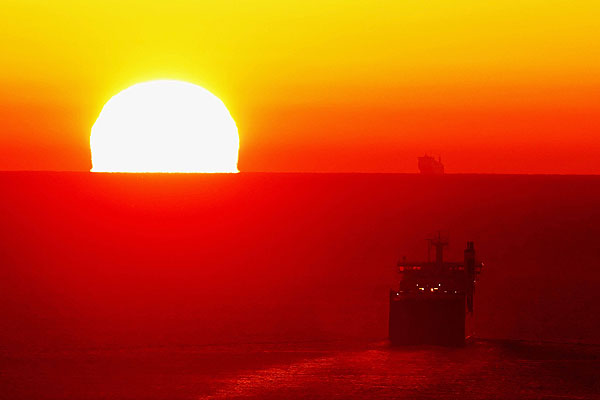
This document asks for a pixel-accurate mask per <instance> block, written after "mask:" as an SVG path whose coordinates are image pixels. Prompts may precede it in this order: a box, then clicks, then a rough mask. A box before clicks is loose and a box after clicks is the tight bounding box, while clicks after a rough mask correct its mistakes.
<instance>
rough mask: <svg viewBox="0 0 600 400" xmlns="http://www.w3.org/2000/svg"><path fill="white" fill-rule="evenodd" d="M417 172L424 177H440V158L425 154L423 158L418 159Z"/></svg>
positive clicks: (441, 167) (441, 169) (441, 172)
mask: <svg viewBox="0 0 600 400" xmlns="http://www.w3.org/2000/svg"><path fill="white" fill-rule="evenodd" d="M419 171H421V173H422V174H425V175H441V174H443V173H444V164H442V157H438V159H437V160H436V159H435V158H433V157H431V156H429V155H427V154H425V155H424V156H423V157H419Z"/></svg>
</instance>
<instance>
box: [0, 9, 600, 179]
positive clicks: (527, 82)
mask: <svg viewBox="0 0 600 400" xmlns="http://www.w3.org/2000/svg"><path fill="white" fill-rule="evenodd" d="M2 9H3V11H2V13H1V15H0V35H1V37H2V38H3V39H2V41H0V51H1V52H2V55H1V56H0V80H1V82H0V169H2V170H14V169H26V170H37V169H40V170H43V169H50V170H89V168H90V166H91V164H90V153H89V134H90V129H91V127H92V125H93V123H94V121H95V119H96V118H97V116H98V114H99V112H100V110H101V109H102V106H103V105H104V103H105V102H106V101H107V100H108V99H109V98H110V97H111V96H113V95H115V94H116V93H118V92H119V91H121V90H123V89H125V88H126V87H128V86H130V85H132V84H134V83H138V82H143V81H147V80H152V79H161V78H162V79H164V78H166V79H181V80H186V81H189V82H192V83H195V84H198V85H200V86H203V87H205V88H207V89H208V90H210V91H211V92H213V93H214V94H215V95H217V96H218V97H220V98H221V99H222V100H223V101H224V102H225V104H226V105H227V106H228V108H229V109H230V111H231V113H232V115H233V117H234V118H235V120H236V122H237V125H238V128H239V132H240V141H241V148H240V163H239V167H240V170H242V171H365V172H371V171H381V172H396V171H397V172H414V171H415V170H416V157H417V156H418V155H421V154H423V153H425V152H433V153H435V154H441V155H442V157H443V159H444V160H445V164H446V170H447V171H448V172H493V173H600V159H599V157H598V155H599V154H600V117H599V115H600V74H598V71H599V70H600V30H598V28H597V25H598V23H597V17H598V15H600V3H599V2H597V1H577V0H573V1H552V0H544V1H542V0H539V1H537V0H535V1H534V0H491V1H485V2H481V1H475V0H457V1H454V2H448V1H442V0H432V1H428V2H423V1H417V0H407V1H402V2H399V1H397V0H394V1H376V2H367V1H349V0H346V1H341V0H335V1H325V0H321V1H273V0H253V1H227V0H222V1H218V2H215V1H211V2H202V1H192V0H171V1H169V2H161V1H157V0H145V1H115V0H104V1H99V0H88V1H85V2H81V1H74V0H55V1H52V2H46V1H44V2H42V1H40V0H36V1H32V0H4V1H3V3H2Z"/></svg>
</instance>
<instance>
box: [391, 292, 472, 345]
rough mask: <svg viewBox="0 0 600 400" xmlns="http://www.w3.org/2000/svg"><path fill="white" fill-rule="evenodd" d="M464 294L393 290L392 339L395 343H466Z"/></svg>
mask: <svg viewBox="0 0 600 400" xmlns="http://www.w3.org/2000/svg"><path fill="white" fill-rule="evenodd" d="M465 311H466V310H465V296H464V295H461V294H452V295H451V294H432V295H429V294H421V293H419V294H402V293H401V294H396V292H394V291H392V292H390V316H389V318H390V319H389V338H390V342H391V343H392V345H397V346H399V345H418V344H433V345H442V346H463V345H464V344H465V314H466V313H465Z"/></svg>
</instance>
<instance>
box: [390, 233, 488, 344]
mask: <svg viewBox="0 0 600 400" xmlns="http://www.w3.org/2000/svg"><path fill="white" fill-rule="evenodd" d="M427 241H428V248H429V250H431V248H432V247H433V248H435V261H430V260H429V257H428V260H427V262H407V261H406V258H404V259H403V260H402V261H400V262H398V272H399V273H401V274H402V279H401V281H400V285H399V288H398V289H396V290H394V289H393V290H391V291H390V310H389V338H390V341H391V343H392V345H415V344H435V345H445V346H463V345H464V344H465V340H466V338H467V337H469V336H471V335H472V331H471V325H472V315H473V297H474V292H475V281H476V278H477V275H478V274H479V273H480V272H481V269H482V267H483V264H482V263H480V262H477V261H476V260H475V248H474V245H473V242H467V247H466V249H465V251H464V261H463V262H446V261H444V259H443V251H444V246H447V245H448V240H447V239H444V238H442V235H441V233H438V234H437V236H435V237H434V238H432V239H428V240H427ZM429 253H430V251H429Z"/></svg>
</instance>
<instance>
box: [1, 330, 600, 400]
mask: <svg viewBox="0 0 600 400" xmlns="http://www.w3.org/2000/svg"><path fill="white" fill-rule="evenodd" d="M2 365H3V366H2V369H1V376H2V383H1V386H0V388H1V393H2V398H5V399H15V400H17V399H280V398H281V399H298V398H302V399H348V398H374V399H393V398H400V399H415V398H416V399H459V398H460V399H595V398H600V347H598V346H582V345H558V344H535V343H527V342H502V341H478V342H475V343H471V344H470V345H468V346H467V347H465V348H441V347H406V348H398V349H394V348H390V347H388V345H387V343H385V342H380V343H372V344H369V345H360V344H339V343H333V344H332V343H328V344H324V343H312V344H307V343H303V344H298V343H295V344H255V345H235V346H205V347H185V348H155V349H121V350H116V349H113V350H106V349H105V350H94V351H65V352H51V353H48V352H46V353H35V354H33V353H32V354H21V355H19V356H14V355H13V356H11V357H5V358H4V361H3V363H2Z"/></svg>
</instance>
